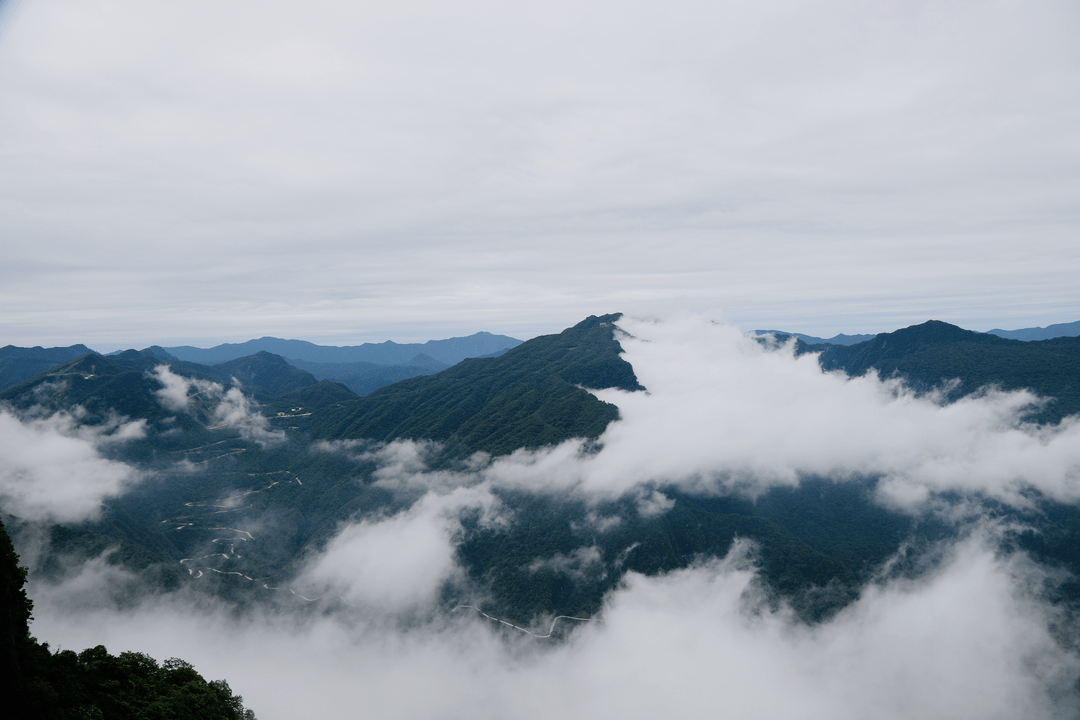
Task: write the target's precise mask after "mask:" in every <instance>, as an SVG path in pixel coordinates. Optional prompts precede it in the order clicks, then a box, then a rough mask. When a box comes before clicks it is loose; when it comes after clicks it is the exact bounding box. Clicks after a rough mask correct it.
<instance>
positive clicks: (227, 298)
mask: <svg viewBox="0 0 1080 720" xmlns="http://www.w3.org/2000/svg"><path fill="white" fill-rule="evenodd" d="M2 7H3V9H2V10H0V218H2V220H0V243H2V250H3V262H2V263H0V344H8V343H12V344H16V345H37V344H41V345H46V346H48V345H68V344H71V343H75V342H84V343H86V344H88V345H90V346H91V347H95V348H98V349H112V348H115V347H130V346H135V347H145V346H147V345H150V344H153V343H160V344H164V345H174V344H181V343H190V344H198V345H204V346H205V345H211V344H216V343H218V342H235V341H243V340H247V339H249V338H252V337H259V336H262V335H274V336H278V337H290V338H301V339H307V340H311V341H314V342H321V343H328V344H339V345H343V344H356V343H360V342H364V341H381V340H385V339H394V340H397V341H414V340H421V341H422V340H427V339H432V338H442V337H450V336H454V335H464V334H470V333H472V332H476V331H478V330H487V331H490V332H496V333H505V334H509V335H513V336H516V337H519V338H522V339H525V338H528V337H532V336H534V335H537V334H541V333H547V332H556V331H559V330H561V329H563V328H564V327H566V326H568V325H571V324H574V323H575V322H577V321H578V320H580V319H581V318H583V317H585V316H586V315H589V314H599V313H605V312H614V311H623V312H634V313H663V314H667V313H671V312H677V311H689V312H692V313H697V314H702V315H705V316H707V317H713V318H715V319H718V320H719V319H722V320H727V321H730V322H731V323H733V324H735V325H736V326H738V327H740V328H742V329H744V330H750V329H755V328H775V329H782V330H790V331H798V332H805V333H810V334H815V335H823V336H831V335H833V334H835V333H838V332H847V333H855V332H880V331H888V330H893V329H896V328H898V327H903V326H906V325H910V324H913V323H917V322H922V321H924V320H927V319H930V318H935V319H941V320H946V321H949V322H953V323H956V324H959V325H961V326H963V327H967V328H971V329H976V330H988V329H991V328H994V327H1002V328H1009V329H1011V328H1018V327H1030V326H1035V325H1047V324H1051V323H1058V322H1071V321H1074V320H1078V319H1080V283H1078V282H1077V280H1076V278H1077V277H1080V43H1077V42H1076V38H1077V37H1078V36H1080V5H1077V3H1075V2H1073V1H1072V0H1061V1H1055V0H1025V1H1024V2H1019V1H1016V2H1012V1H1004V2H986V1H985V0H978V1H975V0H935V1H934V2H920V1H919V0H903V2H899V1H898V2H892V1H891V0H886V1H885V2H875V3H865V2H851V1H845V0H805V1H802V2H799V1H794V0H793V1H786V0H780V1H775V2H770V1H762V0H753V1H752V2H751V1H749V0H748V1H746V2H742V1H739V0H736V1H725V2H715V1H714V2H705V1H704V0H669V1H668V2H665V3H662V4H661V3H659V2H652V3H642V2H633V1H628V0H620V1H619V2H614V0H611V1H606V0H575V1H574V2H562V1H561V0H551V1H549V2H546V3H522V2H512V1H509V2H484V1H483V0H479V1H478V0H459V1H458V2H453V3H446V2H433V1H431V0H399V1H398V2H395V3H385V2H383V3H372V2H348V3H346V2H330V1H326V0H313V1H312V2H308V3H305V4H303V6H298V5H297V4H295V3H283V2H275V1H273V0H271V1H266V0H264V1H262V2H258V3H256V2H250V1H249V0H232V1H230V2H220V1H218V2H205V1H203V0H191V1H190V2H184V3H171V4H164V3H146V2H135V1H134V0H77V1H76V0H24V1H22V2H10V1H9V2H7V3H5V4H3V5H2Z"/></svg>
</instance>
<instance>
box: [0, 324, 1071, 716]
mask: <svg viewBox="0 0 1080 720" xmlns="http://www.w3.org/2000/svg"><path fill="white" fill-rule="evenodd" d="M484 335H486V334H484ZM487 337H491V336H487ZM502 342H503V343H505V345H504V346H503V347H501V348H497V350H496V351H489V352H485V353H483V354H485V355H492V353H493V352H494V353H495V354H496V355H497V356H494V357H491V356H489V357H480V358H473V359H460V360H458V361H457V362H455V363H453V364H449V363H446V364H447V365H448V367H446V368H444V369H441V370H440V369H437V367H436V366H432V367H430V368H429V370H430V371H431V372H429V373H427V374H423V375H417V376H415V377H412V378H407V379H403V380H400V381H398V382H395V383H392V384H387V385H384V386H382V387H380V388H378V389H374V390H372V391H370V392H368V393H367V394H364V395H362V396H361V395H358V394H357V393H355V392H353V391H352V390H350V389H349V388H348V387H346V386H345V385H343V384H341V383H337V382H334V381H332V380H330V379H321V380H319V379H316V376H315V375H313V374H312V373H311V372H309V371H308V370H305V369H303V365H304V363H309V366H310V364H317V361H307V360H301V359H293V360H289V361H287V360H286V359H284V358H282V357H281V356H278V355H275V354H272V353H269V352H267V351H266V350H262V349H259V350H257V351H256V352H255V353H254V354H252V355H249V356H246V357H232V358H229V359H226V360H223V361H222V362H220V363H217V364H200V363H197V362H194V361H192V360H184V359H181V358H179V357H178V356H177V355H176V353H175V350H176V349H175V348H148V349H146V350H143V351H134V350H130V351H125V352H119V353H115V354H110V355H98V354H93V353H90V354H82V355H81V356H79V357H76V358H73V359H70V360H67V361H66V362H61V363H60V364H58V365H55V366H53V367H50V368H49V369H48V370H47V371H45V372H43V373H41V374H39V375H36V376H35V377H33V378H30V379H27V380H25V381H23V382H21V383H18V384H14V385H11V386H10V387H7V388H6V389H4V390H3V391H2V392H0V401H2V402H3V408H2V409H0V443H2V447H3V452H2V453H0V457H2V458H3V460H2V465H0V504H2V508H3V513H4V514H3V521H4V525H5V527H6V528H7V531H8V532H9V533H10V534H11V536H12V538H13V540H14V542H15V548H16V550H17V552H18V553H19V555H20V557H21V563H22V564H25V565H27V566H28V567H29V569H30V575H29V584H28V585H27V589H28V594H29V596H30V597H31V598H32V599H33V601H34V621H33V624H32V626H31V632H32V633H33V634H34V635H35V636H36V637H37V638H38V639H39V640H42V641H45V642H49V643H50V645H52V646H54V647H61V648H74V649H77V650H81V649H82V648H83V647H92V646H95V645H99V644H101V645H105V646H106V647H107V648H109V649H110V650H111V651H113V652H119V651H128V650H130V651H138V652H146V653H149V654H150V655H151V656H153V657H160V658H165V657H176V656H179V657H182V658H184V659H185V660H186V661H189V662H191V663H192V664H193V665H194V667H195V668H196V669H197V670H198V671H200V672H201V673H203V674H204V675H206V676H207V677H225V678H227V679H228V682H229V684H230V687H232V688H233V690H234V691H235V692H236V693H237V694H242V695H243V698H244V703H245V705H246V706H247V707H249V708H252V710H254V712H255V713H256V714H257V715H258V717H262V718H274V717H297V716H304V715H309V714H312V713H316V714H334V715H341V714H348V713H351V712H360V713H363V714H369V715H372V716H377V717H420V716H431V715H437V716H446V717H457V716H465V715H469V716H473V717H475V716H479V717H550V716H552V715H554V714H558V715H565V716H567V717H585V716H590V715H592V716H595V715H597V714H600V715H608V714H612V713H618V714H621V715H625V716H630V717H647V716H655V715H656V714H660V713H675V714H700V713H705V712H712V711H715V708H716V707H717V706H716V702H717V698H716V693H717V692H719V693H721V694H722V695H723V697H724V707H725V709H726V711H727V712H730V713H731V714H732V716H735V717H757V716H771V717H775V716H779V715H787V714H794V713H798V714H800V716H806V717H830V718H835V717H852V718H854V717H866V716H867V715H874V716H878V717H915V716H922V717H942V718H945V717H949V718H956V717H973V718H974V717H980V718H986V717H1002V718H1005V717H1017V716H1024V717H1048V718H1050V717H1073V716H1075V713H1076V712H1077V711H1078V709H1080V704H1078V700H1080V685H1078V679H1080V654H1078V639H1080V635H1078V632H1077V625H1076V620H1077V617H1078V616H1077V614H1076V611H1077V609H1078V607H1080V605H1078V602H1080V583H1078V581H1077V573H1078V572H1080V552H1078V550H1077V548H1078V547H1080V543H1078V542H1077V539H1078V536H1077V533H1078V532H1080V508H1078V506H1077V503H1078V501H1080V475H1078V473H1080V423H1078V422H1077V419H1076V417H1077V415H1076V413H1077V411H1078V410H1080V405H1078V402H1080V401H1078V393H1077V387H1078V386H1077V384H1076V378H1077V377H1080V338H1078V337H1059V338H1056V339H1053V340H1042V341H1031V342H1022V341H1020V340H1011V339H1004V338H1001V337H998V336H996V335H989V334H981V333H974V332H970V331H966V330H962V329H960V328H957V327H955V326H951V325H947V324H945V323H940V322H927V323H924V324H920V325H916V326H912V327H909V328H905V329H902V330H899V331H896V332H894V333H882V334H879V335H877V336H872V337H871V338H870V339H867V340H864V341H862V342H860V343H854V344H850V345H848V344H807V343H805V342H803V341H802V340H801V339H799V338H796V337H793V336H789V335H788V334H786V333H768V334H764V335H761V334H753V333H751V334H744V333H743V332H741V331H740V330H738V329H737V328H735V327H732V326H730V325H726V324H723V323H715V322H711V321H708V320H706V319H703V318H700V317H694V316H681V317H669V318H666V319H647V318H635V317H629V316H622V315H619V314H614V315H604V316H592V317H590V318H587V319H586V320H584V321H582V322H580V323H578V324H577V325H575V326H573V327H571V328H568V329H567V330H565V331H563V332H562V333H558V334H554V335H547V336H540V337H537V338H534V339H532V340H528V341H526V342H523V343H522V342H520V341H515V340H513V339H511V338H507V339H505V340H503V341H502ZM428 345H429V346H430V343H429V344H428ZM507 346H508V347H507ZM233 347H243V346H233ZM251 349H253V350H255V349H256V348H254V347H253V348H251ZM15 350H17V349H13V348H4V349H3V351H0V355H2V356H3V357H0V362H4V361H5V360H6V359H7V358H9V357H16V356H19V355H20V354H22V355H26V354H27V353H25V352H24V353H20V352H15ZM480 350H490V348H488V347H487V346H483V347H476V348H475V349H474V352H477V353H479V351H480ZM59 351H60V349H57V350H56V352H59ZM411 351H412V348H408V349H406V351H405V352H404V353H403V355H407V354H408V353H409V352H411ZM42 352H43V351H40V349H39V351H38V352H37V354H38V355H41V353H42ZM50 357H51V356H50ZM413 357H415V356H413ZM428 357H429V358H432V356H431V355H429V356H428ZM387 359H389V360H390V361H394V360H397V359H398V358H396V357H390V358H387ZM432 359H433V358H432ZM450 359H453V358H450ZM357 362H363V361H357ZM435 362H440V361H435ZM290 363H292V364H290ZM383 367H392V365H390V364H389V363H387V364H384V365H383ZM413 687H420V688H424V690H423V691H422V692H416V691H410V690H409V688H413ZM299 688H303V690H302V691H301V690H299Z"/></svg>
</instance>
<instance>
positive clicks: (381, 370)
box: [288, 350, 506, 395]
mask: <svg viewBox="0 0 1080 720" xmlns="http://www.w3.org/2000/svg"><path fill="white" fill-rule="evenodd" d="M501 352H506V351H505V350H503V351H501ZM288 362H289V364H290V365H292V366H293V367H296V368H299V369H301V370H306V371H308V372H309V373H311V374H312V375H313V376H314V377H315V379H316V380H332V381H334V382H339V383H341V384H342V385H344V386H345V387H347V388H349V389H350V390H352V391H353V392H354V393H356V394H357V395H367V394H368V393H369V392H371V391H373V390H378V389H379V388H381V387H386V386H387V385H392V384H393V383H396V382H398V381H399V380H408V379H409V378H414V377H419V376H420V375H431V374H433V373H437V372H439V371H440V370H445V369H446V368H448V367H450V365H448V364H447V363H443V362H439V361H438V360H436V359H435V358H433V357H431V356H430V355H426V354H424V353H421V354H419V355H417V356H416V357H414V358H411V359H410V360H408V361H407V362H405V363H400V364H397V365H383V364H380V363H371V362H351V363H320V362H310V361H308V360H301V359H299V358H289V359H288Z"/></svg>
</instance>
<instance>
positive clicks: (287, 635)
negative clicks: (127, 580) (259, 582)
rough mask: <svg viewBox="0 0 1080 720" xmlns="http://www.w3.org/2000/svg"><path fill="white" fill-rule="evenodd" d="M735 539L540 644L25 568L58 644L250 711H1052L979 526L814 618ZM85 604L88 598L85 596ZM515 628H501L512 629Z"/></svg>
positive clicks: (470, 625)
mask: <svg viewBox="0 0 1080 720" xmlns="http://www.w3.org/2000/svg"><path fill="white" fill-rule="evenodd" d="M742 551H743V548H742V547H739V546H737V547H736V548H735V549H734V550H733V551H732V554H731V555H730V556H729V557H728V558H726V559H723V560H716V561H711V562H707V563H703V564H700V565H696V566H693V567H690V568H687V569H684V570H680V571H677V572H674V573H671V574H669V575H665V576H659V577H643V576H638V575H631V576H628V578H627V582H626V583H625V585H624V586H623V587H622V588H621V589H619V590H617V591H616V592H615V593H613V594H612V595H611V596H610V597H609V598H608V601H607V604H606V606H605V609H604V611H603V613H602V615H601V617H600V618H598V619H596V620H594V621H593V622H592V623H588V624H585V625H583V626H581V627H579V628H578V629H577V631H576V633H575V634H574V636H573V637H572V638H571V639H570V640H569V641H568V642H565V643H562V644H557V645H550V644H548V643H547V642H546V641H538V640H535V639H533V638H531V637H529V636H527V635H524V634H522V633H518V632H516V631H512V630H510V631H502V632H500V631H498V628H499V627H501V626H497V625H493V624H491V623H490V621H487V620H485V619H483V618H480V617H479V616H478V615H475V614H464V615H463V614H451V615H449V616H443V617H442V619H437V620H435V621H433V622H432V623H421V624H419V625H417V624H412V625H410V626H408V627H405V628H402V627H400V626H397V627H395V626H391V625H386V624H384V623H382V622H379V621H374V620H372V619H369V617H368V616H367V615H366V614H365V613H364V612H363V611H353V612H351V613H347V612H344V613H338V614H336V615H333V616H325V615H315V616H308V617H307V619H306V620H297V619H295V618H292V617H290V616H289V615H269V616H258V617H255V618H248V619H246V620H242V621H240V622H237V621H236V620H235V619H231V620H226V617H225V616H224V615H215V614H206V613H205V612H200V611H196V610H193V609H192V608H191V606H185V605H181V604H175V603H171V602H169V601H168V600H164V601H159V602H147V603H144V604H143V605H141V606H140V607H138V608H137V609H136V610H134V611H129V612H125V613H124V614H123V615H121V614H119V613H115V612H111V611H108V610H103V609H101V608H100V607H98V606H96V605H95V603H94V602H93V601H92V600H91V599H90V598H92V596H93V592H91V591H90V590H89V589H88V583H89V582H90V580H91V579H92V578H90V577H82V578H80V579H79V580H78V582H77V583H76V585H77V588H78V593H72V592H69V590H68V589H67V588H65V587H63V586H53V587H47V586H36V587H34V588H32V591H33V593H34V595H35V598H36V599H37V603H38V604H37V608H38V611H37V617H38V620H37V621H36V623H35V626H34V631H35V632H36V633H37V634H38V636H39V637H41V638H44V639H47V640H49V641H50V642H53V643H57V644H59V645H61V646H62V647H73V648H81V647H84V646H86V645H92V644H95V643H99V642H101V643H105V644H106V645H107V647H109V649H110V650H111V651H113V652H118V651H121V650H127V649H138V650H142V651H147V652H149V653H150V654H152V655H154V656H155V657H159V658H163V657H168V656H174V655H179V656H181V657H184V658H186V659H188V660H189V661H191V662H193V663H194V665H195V667H196V669H197V670H199V671H200V672H201V673H203V674H205V675H207V676H209V677H227V678H228V680H229V682H230V685H231V686H232V687H233V688H234V690H236V691H237V692H239V693H241V694H243V695H244V699H245V704H247V705H248V706H249V707H252V708H253V709H254V710H255V711H256V712H257V713H258V715H259V717H261V718H266V719H267V720H274V719H275V718H287V717H297V716H299V715H308V714H312V715H319V716H327V717H337V716H342V715H347V714H352V713H356V712H362V713H364V714H367V715H373V716H378V717H386V718H416V717H433V716H438V717H452V718H454V717H462V718H464V717H474V718H522V719H528V718H550V717H556V716H557V717H567V718H587V717H597V716H619V717H628V718H652V717H658V716H661V715H663V716H668V715H674V716H679V717H686V716H701V715H712V714H717V713H722V714H723V715H724V716H725V717H732V718H766V717H791V716H798V717H805V718H808V719H810V720H814V719H816V718H822V719H824V718H828V719H829V720H844V719H847V718H851V719H852V720H855V719H856V718H865V717H880V718H889V719H892V718H912V719H914V718H942V719H943V720H944V719H945V718H948V719H949V720H956V719H958V718H972V719H975V718H978V719H979V720H986V719H987V718H1001V719H1002V720H1004V719H1006V718H1009V719H1011V718H1017V717H1025V718H1064V717H1071V716H1072V714H1074V713H1075V712H1076V710H1077V709H1078V705H1077V699H1078V698H1077V694H1076V689H1075V687H1072V686H1071V685H1070V684H1071V683H1072V682H1073V681H1074V680H1075V678H1076V676H1077V674H1078V673H1080V658H1078V657H1077V656H1076V655H1075V654H1074V653H1073V652H1071V651H1068V650H1065V649H1062V648H1061V647H1060V646H1059V645H1058V644H1057V643H1056V642H1055V641H1054V639H1053V638H1052V637H1051V636H1050V634H1049V632H1048V630H1047V621H1048V615H1047V613H1048V612H1049V611H1048V610H1047V608H1046V607H1045V606H1044V605H1042V604H1041V602H1040V601H1039V599H1038V596H1037V593H1035V592H1033V589H1035V588H1038V587H1039V586H1040V583H1041V581H1042V576H1041V575H1040V574H1039V572H1038V571H1037V570H1035V569H1034V568H1032V567H1031V566H1030V565H1028V564H1025V563H1024V562H1023V560H1022V558H1008V557H1005V558H1002V557H999V556H996V555H995V553H994V552H993V551H992V550H991V549H989V548H987V547H986V546H984V545H983V543H982V541H981V540H980V539H978V538H973V539H971V540H969V541H966V542H962V543H960V544H958V545H956V546H955V547H953V548H952V549H951V550H950V551H949V552H948V553H947V559H946V561H945V562H944V563H942V564H941V565H940V566H939V568H938V569H937V571H935V572H934V573H933V574H931V575H930V576H928V577H925V578H923V579H921V580H918V581H903V582H899V581H898V582H892V583H887V584H882V585H879V586H875V587H872V588H870V589H869V590H868V591H867V592H866V593H865V594H864V596H863V597H862V599H860V600H859V601H857V602H856V603H855V604H854V605H852V606H851V607H849V608H848V609H847V610H845V611H844V612H843V613H841V614H840V615H838V616H837V617H835V618H834V619H832V620H830V621H829V622H827V623H825V624H824V625H820V626H816V627H813V628H809V627H806V626H802V625H799V624H798V623H796V622H793V621H792V619H791V618H790V616H789V615H788V614H787V613H786V612H785V611H783V610H781V611H775V612H774V611H770V610H768V609H767V608H766V607H764V606H762V605H760V604H759V603H758V601H757V599H756V597H757V596H756V592H755V590H754V586H753V583H752V580H753V570H752V567H751V566H750V565H749V564H748V563H747V561H746V558H745V556H744V555H743V554H742ZM80 603H82V605H81V607H80V605H79V604H80ZM506 633H509V634H506Z"/></svg>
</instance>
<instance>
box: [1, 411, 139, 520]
mask: <svg viewBox="0 0 1080 720" xmlns="http://www.w3.org/2000/svg"><path fill="white" fill-rule="evenodd" d="M77 414H78V409H77V410H76V412H75V414H71V413H63V412H61V413H56V414H54V415H51V416H48V417H36V418H28V419H25V420H24V419H20V418H19V417H16V416H15V415H13V414H12V413H11V412H9V411H8V410H6V409H0V506H2V509H3V511H4V512H7V513H11V514H12V515H15V516H17V517H20V518H23V519H26V520H48V521H52V522H77V521H80V520H86V519H93V518H96V517H97V516H98V515H99V513H100V511H101V503H102V501H103V500H104V499H105V498H107V497H111V496H114V495H118V494H120V493H121V492H123V491H124V489H125V488H126V487H127V486H128V485H130V484H131V483H133V482H135V481H136V480H137V479H138V473H137V472H136V471H135V470H134V469H133V468H132V467H130V466H128V465H125V464H124V463H121V462H117V461H114V460H108V459H106V458H104V457H102V456H101V454H100V453H99V451H98V447H99V446H102V445H108V444H112V443H119V442H125V441H128V440H133V439H138V438H141V437H143V435H145V421H144V420H137V421H132V422H124V421H122V420H120V419H117V418H114V419H113V420H112V421H110V422H108V423H106V424H104V425H96V426H91V425H83V424H81V423H79V421H78V419H77Z"/></svg>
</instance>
